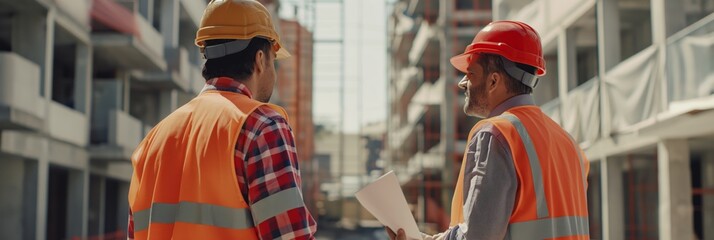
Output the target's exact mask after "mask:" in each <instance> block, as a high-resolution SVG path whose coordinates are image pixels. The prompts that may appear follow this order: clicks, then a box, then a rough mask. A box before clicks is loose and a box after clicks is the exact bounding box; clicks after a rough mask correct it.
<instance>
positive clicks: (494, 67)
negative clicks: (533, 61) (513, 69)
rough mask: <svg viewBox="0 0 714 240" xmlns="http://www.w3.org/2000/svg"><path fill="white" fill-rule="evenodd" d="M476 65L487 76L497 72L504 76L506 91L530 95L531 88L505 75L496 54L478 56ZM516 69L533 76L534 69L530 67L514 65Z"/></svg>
mask: <svg viewBox="0 0 714 240" xmlns="http://www.w3.org/2000/svg"><path fill="white" fill-rule="evenodd" d="M478 64H479V65H481V67H482V68H483V74H484V75H487V74H489V73H492V72H499V73H501V74H502V75H503V76H506V77H507V78H508V79H507V80H508V81H506V90H508V92H510V93H514V94H531V93H532V92H533V88H531V87H529V86H528V85H525V84H523V83H522V82H521V81H518V80H516V79H515V78H513V77H511V75H508V73H506V69H505V68H504V67H503V60H502V59H501V56H499V55H496V54H489V53H485V54H480V55H479V58H478ZM515 64H516V66H517V67H518V68H520V69H521V70H523V71H526V72H528V73H531V74H535V71H536V68H535V67H533V66H530V65H526V64H521V63H515Z"/></svg>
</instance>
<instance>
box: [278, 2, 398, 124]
mask: <svg viewBox="0 0 714 240" xmlns="http://www.w3.org/2000/svg"><path fill="white" fill-rule="evenodd" d="M312 2H313V1H312V0H282V1H281V9H280V12H279V14H280V16H281V17H283V18H287V19H297V20H298V21H300V22H301V23H303V25H305V26H307V27H308V29H312V30H313V34H314V35H313V36H314V39H315V47H314V49H315V50H314V51H315V52H314V64H313V67H314V69H313V70H314V71H313V74H314V76H313V78H314V83H313V91H314V92H313V97H314V99H313V118H314V119H315V124H322V125H326V126H327V127H328V128H332V129H339V125H340V124H339V123H340V112H341V111H340V109H341V107H340V105H341V104H340V103H341V100H342V99H341V94H340V86H341V76H342V74H341V66H342V64H341V61H342V60H343V59H344V61H345V62H344V67H345V68H344V81H345V82H344V83H345V85H344V87H345V88H344V92H345V94H344V129H345V132H347V133H357V132H359V130H360V128H359V127H360V126H363V125H366V124H369V123H374V122H381V121H385V120H386V116H387V106H388V105H387V63H388V61H387V42H386V41H387V37H386V36H387V31H386V23H387V17H386V16H387V3H386V2H385V0H345V1H344V12H345V15H344V29H343V28H342V26H343V22H342V20H343V18H342V16H341V14H340V13H341V12H342V9H341V6H340V5H341V3H340V1H339V0H332V1H330V0H316V1H315V2H316V3H314V4H313V3H312ZM296 8H297V11H296ZM295 13H297V15H296V14H295ZM343 31H344V38H343V37H342V34H343ZM341 39H343V40H344V41H340V40H341ZM343 43H344V45H343ZM343 46H344V49H343ZM343 50H344V51H343ZM343 55H344V57H343Z"/></svg>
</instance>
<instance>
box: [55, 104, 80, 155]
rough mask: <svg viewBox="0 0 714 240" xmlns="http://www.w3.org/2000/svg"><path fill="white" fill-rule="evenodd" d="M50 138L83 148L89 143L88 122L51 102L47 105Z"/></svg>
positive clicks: (69, 109)
mask: <svg viewBox="0 0 714 240" xmlns="http://www.w3.org/2000/svg"><path fill="white" fill-rule="evenodd" d="M47 119H52V121H49V133H50V136H52V137H54V138H56V139H59V140H62V141H65V142H69V143H72V144H74V145H77V146H80V147H84V146H87V143H88V142H89V124H88V122H89V120H88V118H87V116H86V115H85V114H83V113H81V112H78V111H76V110H74V109H71V108H68V107H66V106H64V105H62V104H60V103H57V102H54V101H51V102H50V104H49V114H48V116H47Z"/></svg>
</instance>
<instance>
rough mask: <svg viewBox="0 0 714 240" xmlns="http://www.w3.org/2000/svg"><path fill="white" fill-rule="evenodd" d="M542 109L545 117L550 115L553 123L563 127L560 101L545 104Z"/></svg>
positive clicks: (555, 100) (554, 100)
mask: <svg viewBox="0 0 714 240" xmlns="http://www.w3.org/2000/svg"><path fill="white" fill-rule="evenodd" d="M540 109H541V110H542V111H543V113H545V115H548V116H549V117H550V118H551V119H553V121H555V122H556V123H558V124H560V125H561V126H562V125H563V120H562V118H561V114H560V99H553V100H552V101H550V102H547V103H545V104H543V105H542V106H541V107H540Z"/></svg>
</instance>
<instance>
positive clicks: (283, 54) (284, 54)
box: [275, 46, 292, 60]
mask: <svg viewBox="0 0 714 240" xmlns="http://www.w3.org/2000/svg"><path fill="white" fill-rule="evenodd" d="M291 56H292V55H291V54H290V52H288V50H287V49H285V48H284V47H282V46H280V49H278V51H277V52H275V60H282V59H286V58H289V57H291Z"/></svg>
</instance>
